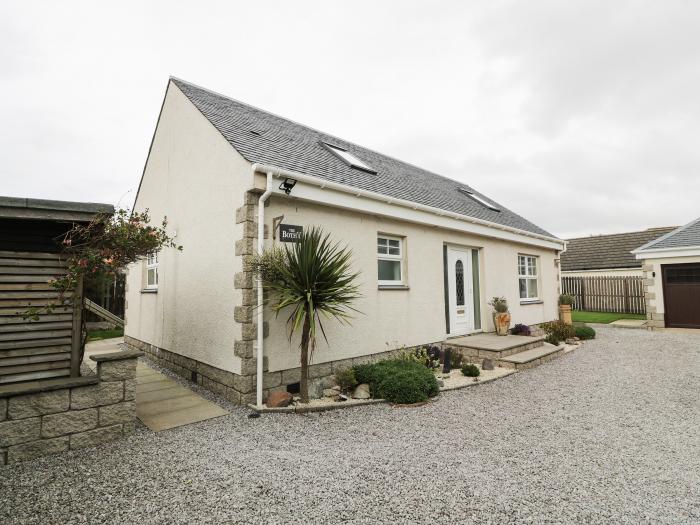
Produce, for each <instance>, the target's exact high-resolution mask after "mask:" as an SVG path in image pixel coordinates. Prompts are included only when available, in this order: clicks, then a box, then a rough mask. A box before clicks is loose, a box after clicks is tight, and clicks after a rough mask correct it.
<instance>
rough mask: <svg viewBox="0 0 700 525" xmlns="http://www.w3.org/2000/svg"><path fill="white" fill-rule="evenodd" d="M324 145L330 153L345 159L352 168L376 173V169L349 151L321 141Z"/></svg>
mask: <svg viewBox="0 0 700 525" xmlns="http://www.w3.org/2000/svg"><path fill="white" fill-rule="evenodd" d="M323 145H324V146H326V147H327V148H328V149H329V150H330V152H331V153H333V154H335V155H336V156H337V157H339V158H341V159H342V160H343V161H345V162H346V163H347V164H349V165H350V166H352V167H353V168H357V169H358V170H362V171H366V172H367V173H377V170H375V169H374V168H371V167H370V166H368V165H367V164H365V163H364V162H362V161H361V160H360V159H358V158H357V157H356V156H355V155H353V154H352V153H350V152H349V151H348V150H346V149H343V148H340V147H338V146H333V145H331V144H327V143H325V142H324V143H323Z"/></svg>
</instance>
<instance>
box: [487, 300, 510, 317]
mask: <svg viewBox="0 0 700 525" xmlns="http://www.w3.org/2000/svg"><path fill="white" fill-rule="evenodd" d="M489 306H490V307H491V308H493V311H494V312H496V313H501V314H502V313H505V312H507V311H508V301H507V300H506V298H505V297H494V298H493V299H491V300H490V301H489Z"/></svg>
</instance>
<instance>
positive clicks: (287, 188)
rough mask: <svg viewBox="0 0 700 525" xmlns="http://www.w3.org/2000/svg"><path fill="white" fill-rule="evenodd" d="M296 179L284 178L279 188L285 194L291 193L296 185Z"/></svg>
mask: <svg viewBox="0 0 700 525" xmlns="http://www.w3.org/2000/svg"><path fill="white" fill-rule="evenodd" d="M296 183H297V181H296V179H287V178H285V179H284V182H283V183H282V184H280V188H279V189H281V190H282V191H283V192H285V193H286V194H287V195H289V194H290V193H292V188H294V186H295V185H296Z"/></svg>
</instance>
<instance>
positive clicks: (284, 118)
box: [170, 75, 498, 204]
mask: <svg viewBox="0 0 700 525" xmlns="http://www.w3.org/2000/svg"><path fill="white" fill-rule="evenodd" d="M170 80H175V81H176V82H182V83H183V84H188V85H190V86H192V87H195V88H197V89H201V90H202V91H207V92H209V93H211V94H213V95H216V96H217V97H222V98H225V99H227V100H231V101H233V102H235V103H237V104H241V105H242V106H247V107H249V108H253V109H254V110H256V111H260V112H262V113H267V114H268V115H272V116H273V117H276V118H279V119H282V120H286V121H287V122H291V123H292V124H294V125H296V126H301V127H303V128H306V129H310V130H312V131H315V132H316V133H318V134H319V135H326V136H327V137H330V138H333V139H336V140H339V141H340V142H344V143H347V144H351V145H353V146H355V147H357V148H360V149H364V150H369V151H371V152H372V153H375V154H377V155H381V156H383V157H387V158H389V159H391V160H393V161H396V162H400V163H401V164H405V165H407V166H411V167H413V168H416V169H418V170H421V171H424V172H426V173H430V174H431V175H434V176H436V177H440V178H441V179H444V180H447V181H450V182H455V183H457V184H460V185H462V186H467V187H468V188H469V189H471V190H474V188H473V187H472V186H471V185H470V184H468V183H466V182H460V181H458V180H455V179H451V178H450V177H446V176H445V175H441V174H439V173H436V172H434V171H432V170H429V169H426V168H423V167H421V166H418V165H417V164H413V163H411V162H406V161H405V160H402V159H399V158H397V157H394V156H392V155H387V154H386V153H382V152H381V151H377V150H375V149H373V148H368V147H366V146H361V145H360V144H357V143H355V142H352V141H350V140H347V139H344V138H341V137H338V136H336V135H333V134H332V133H328V132H326V131H321V130H320V129H317V128H315V127H313V126H309V125H307V124H302V123H301V122H297V121H296V120H293V119H290V118H288V117H283V116H282V115H278V114H277V113H274V112H272V111H268V110H266V109H262V108H260V107H258V106H254V105H253V104H248V103H247V102H242V101H241V100H238V99H237V98H233V97H230V96H228V95H224V94H223V93H219V92H218V91H214V90H213V89H209V88H206V87H204V86H200V85H199V84H195V83H194V82H190V81H188V80H184V79H182V78H178V77H175V76H172V75H171V76H170ZM185 96H187V94H185ZM188 98H189V97H188ZM474 191H476V193H479V194H480V195H483V194H482V193H481V192H480V191H478V190H474ZM489 198H490V197H489ZM491 200H493V199H491ZM494 202H495V201H494ZM496 204H498V203H496Z"/></svg>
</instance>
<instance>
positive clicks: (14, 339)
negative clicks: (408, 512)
mask: <svg viewBox="0 0 700 525" xmlns="http://www.w3.org/2000/svg"><path fill="white" fill-rule="evenodd" d="M113 212H114V208H113V207H112V206H111V205H108V204H94V203H83V202H65V201H53V200H42V199H24V198H16V197H0V465H4V464H5V463H15V462H17V461H23V460H26V459H32V458H35V457H38V456H42V455H45V454H53V453H57V452H62V451H65V450H69V449H70V450H75V449H80V448H85V447H90V446H93V445H96V444H99V443H103V442H106V441H111V440H113V439H117V438H119V437H121V436H123V435H124V434H129V433H130V432H132V431H133V428H134V421H135V418H136V414H135V410H134V396H135V388H136V380H135V373H136V359H137V358H138V356H139V355H142V354H141V353H140V352H138V353H137V352H117V353H112V354H103V355H100V356H93V358H92V359H93V360H94V361H97V373H96V374H95V373H92V372H91V371H89V370H87V369H85V367H82V369H81V358H82V342H83V330H82V320H83V317H82V316H83V310H82V294H83V284H82V279H80V281H79V282H78V285H77V286H76V289H75V291H74V292H70V293H68V294H66V296H65V299H66V300H65V302H64V303H63V304H61V305H59V306H56V307H55V308H53V310H50V311H49V310H47V309H42V307H44V306H46V305H47V304H48V303H51V304H54V305H56V304H58V302H59V293H58V291H57V290H56V288H54V287H53V286H51V284H50V283H49V281H50V280H51V279H53V278H55V277H58V276H61V275H63V274H65V273H66V272H67V263H66V260H65V258H64V257H63V256H62V253H61V245H60V241H61V240H62V239H63V237H64V235H65V234H66V232H67V231H69V230H70V229H71V228H72V227H73V225H74V224H85V223H87V222H89V221H90V220H92V219H93V218H94V217H95V216H96V215H97V214H101V213H108V214H111V213H113ZM29 307H38V308H39V310H38V311H37V312H36V318H28V317H27V316H26V313H27V309H28V308H29Z"/></svg>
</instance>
